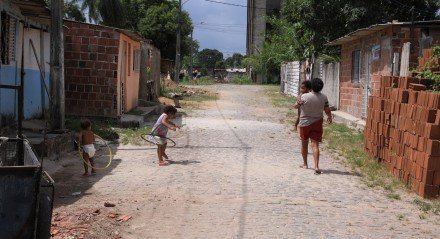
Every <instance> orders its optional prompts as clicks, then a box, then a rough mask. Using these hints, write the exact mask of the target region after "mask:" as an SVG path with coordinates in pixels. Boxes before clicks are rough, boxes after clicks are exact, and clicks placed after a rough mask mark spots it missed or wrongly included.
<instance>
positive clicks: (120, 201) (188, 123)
mask: <svg viewBox="0 0 440 239" xmlns="http://www.w3.org/2000/svg"><path fill="white" fill-rule="evenodd" d="M209 87H210V88H211V89H213V90H215V91H217V92H218V93H219V99H218V100H217V101H212V102H207V103H206V104H205V105H204V106H203V107H201V108H199V109H192V110H188V111H187V116H185V117H184V118H183V120H182V121H183V124H184V127H183V128H182V129H181V130H180V131H178V132H172V133H170V137H171V138H173V139H174V140H175V141H176V142H177V147H176V148H171V149H169V150H168V151H167V152H168V155H169V156H170V159H172V160H173V163H172V164H171V165H170V166H168V167H162V168H159V167H158V166H157V162H156V161H157V159H156V151H155V149H154V148H153V147H148V148H146V147H141V146H134V145H125V146H124V145H120V146H118V148H117V149H116V150H115V151H116V156H115V162H114V164H113V166H112V168H111V169H110V170H109V171H100V172H98V174H97V175H96V176H93V177H88V178H82V177H81V176H80V175H81V164H80V163H78V162H77V161H75V160H73V159H72V161H70V162H69V163H67V164H65V165H64V166H65V167H64V168H63V169H62V170H61V171H59V172H57V173H56V174H55V175H54V176H55V178H56V180H57V198H56V200H57V201H56V205H55V218H57V215H58V217H61V216H60V215H61V214H63V215H69V214H75V213H76V217H78V215H79V214H80V213H81V212H83V213H85V215H86V217H87V218H89V217H90V218H89V219H88V220H89V221H88V223H86V224H89V225H90V226H91V229H90V231H89V232H88V234H87V233H86V234H84V238H118V237H119V236H120V237H121V238H435V237H438V235H439V234H440V221H439V217H438V216H433V215H431V216H429V217H427V218H426V219H421V218H420V217H419V215H420V213H421V211H420V210H419V209H418V208H417V206H416V205H414V204H412V203H411V201H412V199H411V198H410V197H408V196H405V195H403V196H402V200H393V199H389V198H387V197H386V196H385V194H384V193H383V192H382V191H381V190H380V189H371V188H368V187H367V186H366V185H365V184H364V183H363V182H362V181H361V179H360V178H359V177H358V176H355V175H353V174H352V173H351V171H350V169H349V168H347V167H345V166H343V165H342V164H341V163H340V162H338V161H337V160H335V159H332V158H330V156H329V155H326V154H325V153H324V155H323V156H322V159H321V162H322V163H321V168H322V169H323V174H322V175H319V176H317V175H314V174H313V170H304V169H301V168H300V167H299V165H300V164H301V158H300V141H299V140H298V136H297V135H296V133H295V132H291V131H290V130H288V129H287V128H286V126H285V125H283V124H282V123H281V121H280V120H281V119H282V118H283V117H284V116H285V115H286V110H285V109H277V108H274V107H273V106H272V103H271V102H270V100H269V99H268V98H267V97H266V96H265V94H264V87H263V86H232V85H214V86H209ZM183 110H184V111H185V110H186V109H183ZM327 140H331V139H327ZM309 161H310V163H309V164H310V165H313V164H312V155H310V159H309ZM76 191H81V195H80V196H77V197H72V196H71V193H73V192H76ZM104 202H112V203H114V204H116V207H113V208H104V206H103V205H104ZM97 209H99V210H100V211H99V212H96V213H95V215H96V214H102V215H104V216H103V217H102V218H101V219H93V217H94V216H93V215H90V213H92V212H94V211H95V210H97ZM87 213H88V214H87ZM110 213H119V214H121V215H129V216H131V217H132V218H131V219H129V220H128V221H126V222H122V223H119V222H116V221H115V220H113V221H109V220H107V219H108V217H107V215H108V214H110ZM79 216H81V215H79ZM104 218H105V219H104ZM75 220H76V218H75ZM55 223H56V221H55Z"/></svg>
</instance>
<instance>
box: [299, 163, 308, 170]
mask: <svg viewBox="0 0 440 239" xmlns="http://www.w3.org/2000/svg"><path fill="white" fill-rule="evenodd" d="M299 167H300V168H303V169H308V168H309V166H308V165H307V164H303V165H301V166H299Z"/></svg>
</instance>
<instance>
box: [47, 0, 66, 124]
mask: <svg viewBox="0 0 440 239" xmlns="http://www.w3.org/2000/svg"><path fill="white" fill-rule="evenodd" d="M63 2H64V1H63V0H52V4H51V12H52V19H51V31H50V45H51V48H50V82H51V84H50V94H51V98H52V102H51V105H50V108H51V114H50V118H51V128H52V129H64V119H65V115H64V114H65V108H64V107H65V106H64V102H65V98H64V44H63V43H64V42H63V6H64V4H63Z"/></svg>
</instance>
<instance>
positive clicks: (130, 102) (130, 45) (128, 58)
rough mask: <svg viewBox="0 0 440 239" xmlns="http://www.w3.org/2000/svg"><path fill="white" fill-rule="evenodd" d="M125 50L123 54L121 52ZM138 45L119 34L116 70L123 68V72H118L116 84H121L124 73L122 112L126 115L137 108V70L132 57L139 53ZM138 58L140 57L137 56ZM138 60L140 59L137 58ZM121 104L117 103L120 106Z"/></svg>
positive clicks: (136, 42)
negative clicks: (123, 103) (136, 52)
mask: <svg viewBox="0 0 440 239" xmlns="http://www.w3.org/2000/svg"><path fill="white" fill-rule="evenodd" d="M122 44H125V47H123V46H122ZM124 48H125V52H123V50H124ZM140 48H141V46H140V43H139V42H138V41H135V40H132V39H131V38H129V37H128V36H126V35H124V34H120V40H119V56H121V57H119V62H118V69H121V67H123V66H125V71H122V70H118V82H121V80H123V79H124V78H123V76H122V75H121V74H123V72H125V92H124V96H125V100H124V102H125V105H124V112H122V113H127V112H129V111H130V110H132V109H134V108H136V107H137V106H138V98H139V97H138V96H139V70H134V67H133V66H134V57H135V51H136V50H139V51H140ZM139 53H140V52H139ZM124 54H125V57H122V55H124ZM139 57H140V55H139ZM124 59H125V64H123V62H122V61H123V60H124ZM139 59H140V58H139ZM121 103H122V102H119V104H121Z"/></svg>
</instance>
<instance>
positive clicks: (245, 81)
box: [231, 75, 253, 85]
mask: <svg viewBox="0 0 440 239" xmlns="http://www.w3.org/2000/svg"><path fill="white" fill-rule="evenodd" d="M231 83H232V84H236V85H251V84H252V83H253V82H252V79H251V78H250V77H249V76H248V75H242V76H234V77H232V80H231Z"/></svg>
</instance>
